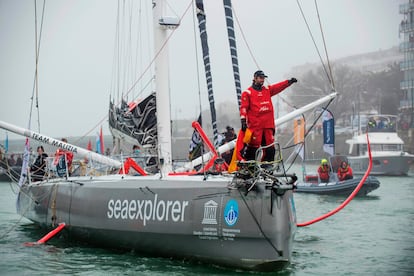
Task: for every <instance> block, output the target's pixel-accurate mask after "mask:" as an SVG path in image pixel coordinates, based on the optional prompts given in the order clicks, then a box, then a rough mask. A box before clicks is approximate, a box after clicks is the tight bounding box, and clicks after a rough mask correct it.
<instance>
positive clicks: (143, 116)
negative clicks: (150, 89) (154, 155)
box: [109, 93, 157, 148]
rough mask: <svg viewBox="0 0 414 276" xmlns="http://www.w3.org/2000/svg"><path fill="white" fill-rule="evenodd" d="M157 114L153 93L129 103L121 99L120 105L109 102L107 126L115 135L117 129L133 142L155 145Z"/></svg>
mask: <svg viewBox="0 0 414 276" xmlns="http://www.w3.org/2000/svg"><path fill="white" fill-rule="evenodd" d="M156 125H157V116H156V102H155V94H154V93H153V94H151V95H149V96H148V97H146V98H145V99H144V100H142V101H141V102H139V103H138V104H136V103H130V104H129V105H128V103H127V102H125V101H124V100H122V102H121V105H120V107H117V106H115V104H114V103H113V102H112V101H111V102H110V103H109V126H110V129H111V132H112V134H113V135H114V136H115V137H116V136H118V135H116V133H118V132H117V131H119V132H120V133H122V134H124V135H127V136H128V137H130V138H131V140H133V141H134V143H135V144H139V145H148V146H151V147H154V148H155V147H156V141H157V126H156Z"/></svg>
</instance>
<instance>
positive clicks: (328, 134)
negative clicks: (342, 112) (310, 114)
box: [322, 110, 335, 155]
mask: <svg viewBox="0 0 414 276" xmlns="http://www.w3.org/2000/svg"><path fill="white" fill-rule="evenodd" d="M322 126H323V151H324V152H326V153H328V154H330V155H334V154H335V120H334V117H333V114H332V113H331V112H330V111H329V110H325V111H324V112H323V114H322Z"/></svg>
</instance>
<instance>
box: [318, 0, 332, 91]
mask: <svg viewBox="0 0 414 276" xmlns="http://www.w3.org/2000/svg"><path fill="white" fill-rule="evenodd" d="M315 7H316V13H317V14H318V21H319V28H320V29H321V35H322V41H323V47H324V49H325V55H326V62H327V63H328V68H329V73H330V75H331V86H332V89H333V90H334V91H335V82H334V77H333V73H332V67H331V62H330V61H329V56H328V49H327V47H326V41H325V35H324V33H323V29H322V22H321V18H320V16H319V9H318V4H317V1H316V0H315Z"/></svg>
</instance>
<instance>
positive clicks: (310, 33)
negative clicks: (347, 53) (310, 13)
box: [296, 0, 332, 85]
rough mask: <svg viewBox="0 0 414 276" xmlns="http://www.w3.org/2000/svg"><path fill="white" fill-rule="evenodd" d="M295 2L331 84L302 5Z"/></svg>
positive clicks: (297, 0)
mask: <svg viewBox="0 0 414 276" xmlns="http://www.w3.org/2000/svg"><path fill="white" fill-rule="evenodd" d="M296 3H297V4H298V7H299V10H300V12H301V14H302V18H303V21H305V25H306V27H307V29H308V32H309V35H310V36H311V38H312V41H313V45H314V46H315V50H316V52H317V53H318V56H319V59H320V61H321V64H322V68H323V70H324V71H325V74H326V77H327V78H328V80H329V83H330V84H331V85H332V80H331V78H330V77H329V74H328V71H327V70H326V66H325V64H324V63H323V59H322V56H321V53H320V52H319V49H318V46H317V45H316V41H315V38H314V37H313V34H312V31H311V29H310V27H309V24H308V21H307V20H306V17H305V14H304V13H303V10H302V6H301V5H300V3H299V0H296Z"/></svg>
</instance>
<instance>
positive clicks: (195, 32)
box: [191, 1, 207, 177]
mask: <svg viewBox="0 0 414 276" xmlns="http://www.w3.org/2000/svg"><path fill="white" fill-rule="evenodd" d="M191 3H192V11H193V38H194V48H195V61H196V72H197V89H198V107H199V109H200V115H199V116H200V125H201V122H202V121H203V116H202V114H203V112H202V106H201V83H200V62H199V59H198V47H197V39H196V37H197V28H196V19H195V18H196V16H197V15H196V7H195V1H191ZM201 143H202V144H201V149H200V150H201V163H202V164H204V161H205V160H204V154H205V148H204V142H203V141H201ZM206 173H207V172H206V171H205V170H204V171H203V174H204V177H206V176H207V175H206Z"/></svg>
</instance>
